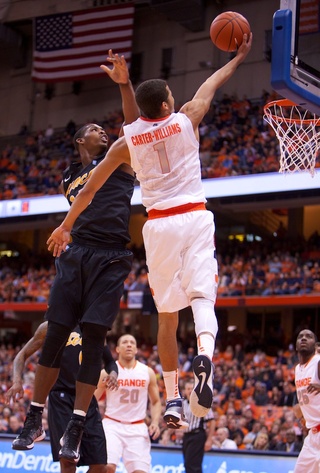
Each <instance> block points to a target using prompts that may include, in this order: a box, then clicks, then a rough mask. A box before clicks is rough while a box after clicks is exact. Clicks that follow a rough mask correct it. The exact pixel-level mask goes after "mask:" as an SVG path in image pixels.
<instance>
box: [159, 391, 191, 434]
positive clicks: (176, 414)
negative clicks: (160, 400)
mask: <svg viewBox="0 0 320 473" xmlns="http://www.w3.org/2000/svg"><path fill="white" fill-rule="evenodd" d="M182 401H183V399H182V398H178V399H172V400H171V401H168V402H167V404H166V412H165V413H164V416H163V418H164V421H165V422H166V424H167V427H168V428H169V429H186V428H187V427H189V424H188V422H187V421H186V419H185V416H184V412H183V405H182Z"/></svg>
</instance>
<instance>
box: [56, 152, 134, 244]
mask: <svg viewBox="0 0 320 473" xmlns="http://www.w3.org/2000/svg"><path fill="white" fill-rule="evenodd" d="M103 158H104V155H102V156H97V158H96V159H94V160H93V161H92V162H91V163H90V164H89V165H88V166H86V167H85V168H83V167H82V164H81V163H80V162H77V163H73V164H72V165H71V166H70V167H69V168H68V169H66V170H65V171H64V173H63V187H64V192H65V195H66V197H67V199H68V201H69V204H70V205H72V202H73V200H74V199H75V197H76V196H77V194H78V192H79V191H80V190H81V189H82V188H83V186H84V185H85V183H86V182H87V180H88V179H89V177H90V175H91V174H92V172H93V170H94V169H95V168H96V166H97V165H98V164H99V163H100V161H101V160H102V159H103ZM133 190H134V177H133V176H131V175H130V174H128V173H126V172H123V171H121V170H119V169H116V170H115V171H114V172H113V173H112V174H111V176H110V177H109V179H108V180H107V181H106V182H105V183H104V184H103V186H102V187H101V189H99V190H98V191H97V193H96V194H95V196H94V198H93V201H92V203H91V204H90V205H89V206H88V207H87V208H86V209H85V210H84V211H83V212H82V213H81V214H80V215H79V217H78V218H77V220H76V221H75V224H74V226H73V230H72V232H71V235H72V239H73V241H74V242H75V243H78V244H80V245H81V244H82V245H85V246H97V247H101V248H109V247H114V246H117V247H119V246H120V247H123V246H125V245H126V244H127V243H128V242H129V241H130V235H129V233H128V227H129V219H130V205H131V198H132V195H133ZM93 204H94V205H93Z"/></svg>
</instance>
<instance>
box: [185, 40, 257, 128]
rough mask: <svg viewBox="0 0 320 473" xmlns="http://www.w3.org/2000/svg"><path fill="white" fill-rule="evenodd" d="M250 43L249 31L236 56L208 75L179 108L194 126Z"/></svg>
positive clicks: (243, 55)
mask: <svg viewBox="0 0 320 473" xmlns="http://www.w3.org/2000/svg"><path fill="white" fill-rule="evenodd" d="M251 45H252V33H250V36H249V37H248V36H247V35H244V36H243V41H242V44H241V45H240V46H239V49H238V51H237V54H236V56H235V57H234V58H233V59H231V61H229V62H228V63H227V64H226V65H224V66H223V67H221V68H220V69H218V70H217V71H216V72H214V73H213V74H212V75H211V76H210V77H208V79H207V80H206V81H205V82H204V83H203V84H202V85H201V86H200V87H199V89H198V90H197V92H196V93H195V95H194V97H193V99H192V100H190V102H187V103H186V104H185V105H184V106H183V107H182V108H181V110H180V112H182V113H185V114H186V115H187V116H188V117H189V118H190V120H191V122H192V124H193V127H194V128H197V127H198V126H199V124H200V122H201V120H202V119H203V117H204V116H205V114H206V113H207V112H208V110H209V107H210V104H211V102H212V99H213V97H214V95H215V93H216V91H217V90H218V89H219V88H220V87H221V86H222V85H223V84H224V83H225V82H227V81H228V80H229V79H230V78H231V77H232V75H233V74H234V73H235V71H236V69H237V67H238V66H239V64H241V62H243V61H244V59H245V58H246V57H247V54H248V53H249V51H250V49H251Z"/></svg>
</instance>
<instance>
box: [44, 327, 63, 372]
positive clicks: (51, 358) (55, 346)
mask: <svg viewBox="0 0 320 473" xmlns="http://www.w3.org/2000/svg"><path fill="white" fill-rule="evenodd" d="M69 335H70V329H69V328H68V327H66V326H65V325H61V324H57V323H55V322H48V329H47V335H46V338H45V340H44V344H43V347H42V352H41V355H40V358H39V364H40V365H42V366H46V367H48V368H60V363H61V357H62V353H63V350H64V347H65V346H66V343H67V340H68V337H69Z"/></svg>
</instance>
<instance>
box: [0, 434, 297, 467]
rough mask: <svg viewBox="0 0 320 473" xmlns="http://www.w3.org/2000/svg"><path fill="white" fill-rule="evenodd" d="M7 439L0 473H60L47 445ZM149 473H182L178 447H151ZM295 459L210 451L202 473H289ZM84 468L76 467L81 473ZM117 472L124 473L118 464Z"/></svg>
mask: <svg viewBox="0 0 320 473" xmlns="http://www.w3.org/2000/svg"><path fill="white" fill-rule="evenodd" d="M11 442H12V440H11V439H10V440H9V439H0V472H1V473H2V472H3V473H13V472H35V473H60V467H59V463H56V462H53V461H52V457H51V451H50V445H49V443H48V442H40V443H37V444H36V445H35V447H34V449H33V450H30V451H14V450H12V449H11ZM151 455H152V468H151V472H150V473H184V471H185V470H184V466H183V457H182V453H181V450H180V449H179V448H164V447H157V446H153V447H152V450H151ZM295 461H296V456H293V455H285V454H282V455H274V454H273V453H270V454H265V453H264V454H255V453H251V452H243V451H228V452H226V451H216V450H214V451H211V452H207V453H206V454H205V456H204V460H203V473H293V468H294V465H295ZM87 469H88V467H86V466H84V467H79V468H77V473H85V472H86V471H87ZM117 473H126V470H125V468H124V466H123V463H122V462H121V463H120V464H119V466H118V468H117Z"/></svg>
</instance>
